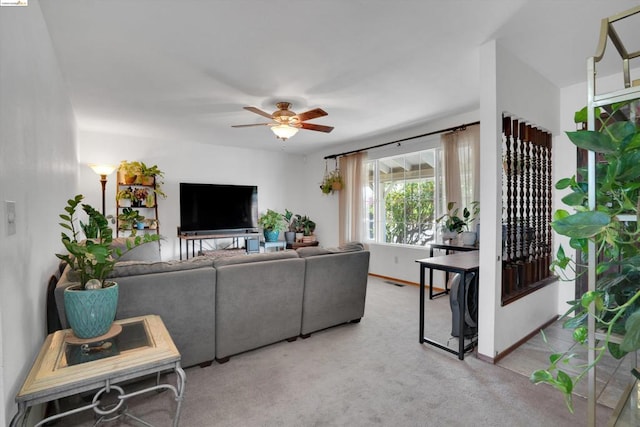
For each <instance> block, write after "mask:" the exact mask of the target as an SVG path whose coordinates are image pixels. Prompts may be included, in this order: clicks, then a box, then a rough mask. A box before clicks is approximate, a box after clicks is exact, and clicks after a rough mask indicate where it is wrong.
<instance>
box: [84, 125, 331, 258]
mask: <svg viewBox="0 0 640 427" xmlns="http://www.w3.org/2000/svg"><path fill="white" fill-rule="evenodd" d="M267 142H271V141H267ZM78 144H79V146H80V160H79V161H80V172H79V173H80V192H81V193H82V194H84V195H85V197H86V200H87V201H88V202H89V203H90V204H92V205H93V206H94V207H96V208H98V209H100V206H101V204H102V202H101V187H100V179H99V177H98V175H96V174H95V173H94V172H93V171H92V170H91V169H90V168H89V167H88V166H87V164H88V163H112V164H115V165H117V164H119V163H120V161H121V160H130V161H131V160H139V161H143V162H144V163H145V164H147V165H153V164H157V165H158V167H159V168H160V169H161V170H162V171H163V172H164V173H165V178H164V185H163V190H164V192H165V193H166V194H167V198H166V199H160V200H159V205H158V217H159V220H160V233H161V235H162V236H163V237H164V239H163V240H162V242H161V248H162V258H163V259H173V258H177V257H178V256H179V244H178V238H177V227H178V226H179V225H180V188H179V184H180V182H197V183H212V184H238V185H257V186H258V208H259V211H260V212H263V211H266V210H267V209H274V210H276V211H279V212H284V209H285V208H288V209H289V210H291V211H294V212H296V213H304V212H306V210H307V209H306V208H307V207H306V205H305V203H304V200H305V198H306V196H307V194H308V193H310V192H313V191H315V188H307V187H306V186H305V180H304V176H305V175H306V174H308V173H309V172H307V170H306V169H307V168H306V166H307V165H306V164H305V159H304V157H303V156H299V155H292V154H287V153H285V152H275V151H259V150H248V149H243V148H235V147H226V146H215V145H208V144H201V143H191V142H188V141H175V140H172V141H162V140H157V139H147V138H141V137H135V136H126V135H118V134H105V133H94V132H84V131H80V132H79V134H78ZM115 188H116V173H115V172H114V173H113V174H112V175H110V176H109V177H108V178H107V189H106V197H105V198H106V213H107V215H109V214H112V215H113V214H115V194H116V189H115ZM318 192H320V191H319V190H318ZM220 209H224V201H223V200H221V201H220ZM143 214H144V213H143ZM310 214H311V215H312V219H314V217H315V215H314V214H313V212H310ZM322 227H323V225H322V224H319V230H321V229H322ZM205 243H206V242H205ZM210 243H212V242H210ZM183 249H184V245H183Z"/></svg>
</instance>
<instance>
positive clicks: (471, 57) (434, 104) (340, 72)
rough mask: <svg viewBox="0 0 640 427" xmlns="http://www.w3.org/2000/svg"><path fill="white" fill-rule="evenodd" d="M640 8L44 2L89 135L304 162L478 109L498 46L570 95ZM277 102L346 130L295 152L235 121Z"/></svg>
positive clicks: (312, 136)
mask: <svg viewBox="0 0 640 427" xmlns="http://www.w3.org/2000/svg"><path fill="white" fill-rule="evenodd" d="M638 4H639V2H638V1H624V0H609V1H606V0H600V1H596V0H571V1H569V0H564V1H563V0H501V1H492V0H449V1H445V0H393V1H391V0H387V1H383V0H323V1H317V0H314V1H311V0H297V1H293V0H288V1H283V0H268V1H266V0H208V1H207V0H180V1H177V0H40V6H41V9H42V12H43V15H44V18H45V21H46V22H47V25H48V28H49V32H50V35H51V39H52V41H53V45H54V48H55V50H56V52H57V55H58V58H59V61H60V66H61V68H62V71H63V74H64V77H65V79H66V82H67V84H68V86H69V92H70V95H71V100H72V103H73V107H74V110H75V112H76V116H77V121H78V126H79V128H80V129H81V130H88V131H98V132H106V133H115V134H126V135H133V136H143V137H150V138H161V139H169V140H174V141H176V143H180V142H183V141H196V142H202V143H210V144H223V145H231V146H237V147H247V148H253V147H255V148H260V149H274V150H280V149H284V150H286V151H287V152H291V153H309V152H314V151H318V150H322V149H325V148H328V147H330V146H332V145H337V144H341V143H345V142H349V141H353V140H358V139H361V138H364V137H367V136H370V135H374V134H378V133H381V132H388V131H392V130H396V129H401V128H403V127H409V126H413V125H416V124H419V123H422V122H428V121H430V120H434V119H437V118H440V117H443V116H446V115H448V114H455V113H459V112H466V111H472V110H474V109H477V108H478V107H479V88H478V85H479V54H478V48H479V46H481V45H482V44H483V43H485V42H486V41H489V40H491V39H497V40H499V43H500V44H501V45H503V46H504V47H505V48H507V49H508V50H509V51H511V52H513V53H514V54H515V55H517V56H518V57H520V58H521V59H522V60H523V61H524V62H526V63H528V64H530V65H531V66H532V67H533V68H534V69H536V70H537V71H538V72H539V73H540V74H542V75H544V76H546V77H547V78H548V79H549V80H550V81H551V82H553V83H555V84H556V85H557V86H558V87H564V86H567V85H570V84H573V83H577V82H580V81H584V80H585V79H586V58H587V57H588V56H592V55H593V54H594V53H595V49H596V44H597V40H598V33H599V27H600V20H601V19H602V18H604V17H607V16H610V15H613V14H616V13H619V12H622V11H624V10H627V9H629V8H631V7H635V6H637V5H638ZM638 28H640V25H638V26H636V27H635V30H638ZM636 35H637V33H636ZM636 39H637V40H639V41H640V39H638V38H636ZM631 47H632V46H630V48H631ZM634 49H637V47H636V48H634ZM632 50H633V49H632ZM610 53H611V54H612V55H611V56H614V57H615V55H613V51H611V52H610ZM605 65H606V67H607V68H600V70H602V72H603V74H611V73H613V72H618V71H619V70H620V65H619V63H617V62H612V63H611V64H608V63H606V64H605ZM277 101H290V102H292V104H293V106H292V109H293V110H294V111H296V112H303V111H306V110H308V109H311V108H316V107H321V108H323V109H324V110H325V111H327V112H328V113H329V115H328V116H327V117H323V118H320V119H315V120H313V121H310V123H318V124H323V125H330V126H335V129H334V131H333V132H332V133H330V134H325V133H320V132H313V131H308V130H302V131H300V132H299V133H298V134H297V135H296V136H294V137H293V138H291V139H290V140H289V141H287V142H285V143H281V142H280V141H278V140H276V139H275V137H274V136H273V134H272V133H271V132H270V131H269V129H268V128H267V127H250V128H240V129H235V128H231V125H234V124H249V123H260V122H265V121H268V120H267V119H265V118H263V117H261V116H258V115H256V114H253V113H251V112H248V111H245V110H243V109H242V107H243V106H255V107H258V108H260V109H263V110H266V111H268V112H272V111H274V110H275V105H274V104H275V102H277Z"/></svg>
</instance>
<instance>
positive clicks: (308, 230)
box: [300, 215, 316, 243]
mask: <svg viewBox="0 0 640 427" xmlns="http://www.w3.org/2000/svg"><path fill="white" fill-rule="evenodd" d="M300 225H301V227H302V232H303V235H304V236H303V238H302V241H303V242H305V243H308V242H314V241H315V240H316V236H315V235H314V234H313V232H314V231H315V230H316V223H315V222H313V221H312V220H311V218H309V217H308V216H306V215H305V216H302V217H300Z"/></svg>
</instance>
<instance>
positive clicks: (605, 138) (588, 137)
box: [567, 130, 617, 154]
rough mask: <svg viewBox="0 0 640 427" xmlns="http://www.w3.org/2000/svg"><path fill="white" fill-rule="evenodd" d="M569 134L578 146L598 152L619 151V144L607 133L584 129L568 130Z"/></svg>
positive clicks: (609, 152)
mask: <svg viewBox="0 0 640 427" xmlns="http://www.w3.org/2000/svg"><path fill="white" fill-rule="evenodd" d="M567 136H568V137H569V139H570V140H571V142H573V143H574V144H575V145H576V146H577V147H579V148H584V149H585V150H589V151H595V152H596V153H603V154H612V153H615V152H616V151H617V145H616V144H615V143H614V142H613V140H612V139H611V137H610V136H609V135H608V134H606V133H600V132H596V131H589V130H582V131H576V132H567Z"/></svg>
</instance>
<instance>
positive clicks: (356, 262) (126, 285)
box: [55, 243, 369, 366]
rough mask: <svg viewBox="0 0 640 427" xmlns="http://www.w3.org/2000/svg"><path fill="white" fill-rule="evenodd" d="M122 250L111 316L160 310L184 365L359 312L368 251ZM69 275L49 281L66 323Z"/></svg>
mask: <svg viewBox="0 0 640 427" xmlns="http://www.w3.org/2000/svg"><path fill="white" fill-rule="evenodd" d="M136 249H139V248H136ZM147 251H148V249H147ZM132 252H133V251H132ZM127 255H128V256H129V260H126V261H124V260H121V261H119V262H118V263H117V264H116V268H115V270H114V273H113V275H112V276H113V279H114V280H115V281H116V282H118V285H119V289H120V297H119V302H118V311H117V313H116V319H123V318H128V317H134V316H141V315H145V314H158V315H160V317H161V318H162V320H163V321H164V323H165V325H166V326H167V329H168V330H169V333H170V334H171V336H172V338H173V340H174V342H175V343H176V346H177V347H178V350H179V351H180V353H181V355H182V365H183V366H192V365H198V364H199V365H202V366H204V365H206V364H210V363H211V362H212V361H213V360H214V359H216V360H218V361H219V362H221V363H222V362H225V361H227V360H228V359H229V357H230V356H233V355H235V354H238V353H242V352H245V351H249V350H253V349H256V348H259V347H262V346H265V345H269V344H272V343H275V342H278V341H283V340H289V341H292V340H295V339H296V338H297V337H298V336H303V337H308V336H309V335H310V334H311V333H312V332H316V331H319V330H321V329H325V328H328V327H331V326H335V325H339V324H342V323H346V322H352V321H354V322H357V321H360V318H361V317H362V316H363V315H364V307H365V298H366V285H367V274H368V271H369V252H368V251H367V250H365V249H364V247H363V245H362V244H360V243H349V244H347V245H345V246H343V247H340V248H333V249H331V248H319V247H309V248H300V249H298V250H297V251H292V250H289V251H280V252H270V253H262V254H252V255H237V256H233V257H223V258H211V257H205V256H199V257H195V258H191V259H189V260H182V261H178V260H175V261H165V262H162V261H157V260H153V261H149V260H146V261H141V260H131V254H130V253H129V254H127ZM148 255H149V254H148V253H147V254H146V255H145V256H148ZM154 259H155V254H154ZM68 282H69V280H68V270H65V272H63V274H62V276H61V277H60V280H59V281H58V284H57V286H56V289H55V299H56V307H57V309H58V315H59V317H60V321H61V324H62V327H65V328H66V327H68V326H67V321H66V317H65V313H64V297H63V295H64V288H65V287H67V286H68Z"/></svg>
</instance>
